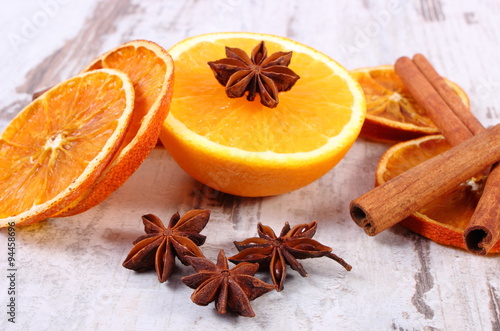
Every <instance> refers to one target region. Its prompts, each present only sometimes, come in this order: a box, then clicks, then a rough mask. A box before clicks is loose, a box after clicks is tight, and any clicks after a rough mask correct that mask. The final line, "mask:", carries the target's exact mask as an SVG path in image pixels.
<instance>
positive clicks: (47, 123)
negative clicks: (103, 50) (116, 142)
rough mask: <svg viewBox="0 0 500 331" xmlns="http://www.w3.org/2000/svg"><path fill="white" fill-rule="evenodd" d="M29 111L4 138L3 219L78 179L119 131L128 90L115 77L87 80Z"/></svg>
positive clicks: (0, 155) (0, 144) (0, 145)
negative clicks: (111, 137)
mask: <svg viewBox="0 0 500 331" xmlns="http://www.w3.org/2000/svg"><path fill="white" fill-rule="evenodd" d="M75 90H78V93H75ZM28 107H29V109H26V110H27V111H25V112H23V113H22V114H21V116H18V117H16V118H15V119H14V120H13V121H12V123H11V125H10V126H9V127H8V128H7V129H6V131H4V133H3V134H2V139H0V159H2V162H0V174H1V175H0V190H1V192H2V195H0V206H2V208H1V209H0V217H1V218H5V217H9V216H15V215H17V214H19V213H21V212H23V211H25V210H28V209H30V208H31V207H32V206H33V203H34V204H37V205H38V204H41V203H44V202H46V201H48V200H50V199H52V198H54V197H55V196H56V195H57V194H58V193H60V192H61V191H62V190H64V189H65V188H66V187H68V186H69V185H70V184H71V183H72V182H73V181H75V180H76V178H77V177H78V176H79V175H80V174H81V173H82V172H83V171H84V169H85V168H86V166H87V164H88V163H89V162H90V161H91V160H92V159H93V158H94V157H95V156H96V155H97V154H98V153H99V152H100V151H101V149H102V147H103V146H104V145H105V143H106V142H107V140H108V138H109V137H110V136H111V134H112V133H113V131H114V129H115V128H116V127H117V124H118V122H117V120H118V119H119V117H120V116H121V115H122V114H123V109H124V108H125V92H124V91H123V90H122V82H121V81H120V80H119V79H118V77H116V76H109V75H103V74H99V75H91V76H83V77H77V78H75V79H73V80H71V81H69V82H68V84H65V85H61V86H60V87H59V88H57V89H55V90H51V91H49V92H47V93H45V94H44V95H43V96H42V97H40V98H38V99H37V100H35V101H34V102H33V103H32V104H31V105H30V106H28ZM54 178H57V180H53V179H54ZM49 179H51V180H49Z"/></svg>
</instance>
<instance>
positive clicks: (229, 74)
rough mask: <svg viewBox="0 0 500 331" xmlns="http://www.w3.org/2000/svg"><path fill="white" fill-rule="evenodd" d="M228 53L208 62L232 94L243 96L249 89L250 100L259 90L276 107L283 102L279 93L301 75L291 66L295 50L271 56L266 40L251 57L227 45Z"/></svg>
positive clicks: (227, 90)
mask: <svg viewBox="0 0 500 331" xmlns="http://www.w3.org/2000/svg"><path fill="white" fill-rule="evenodd" d="M226 56H227V58H224V59H220V60H217V61H211V62H208V65H209V66H210V68H211V69H212V71H213V72H214V75H215V78H216V79H217V80H218V81H219V83H221V84H222V85H223V86H225V87H226V95H227V96H228V97H230V98H240V97H242V96H243V95H244V94H245V93H246V92H247V91H248V95H247V100H249V101H253V100H254V99H255V95H256V94H257V93H259V95H260V102H261V103H262V104H263V105H264V106H266V107H269V108H274V107H276V106H277V105H278V102H279V99H278V93H279V92H282V91H288V90H290V89H291V88H292V86H293V85H294V84H295V82H296V81H297V80H298V79H299V78H300V77H299V75H297V74H296V73H295V72H293V70H292V69H290V68H288V65H289V64H290V60H291V58H292V52H276V53H274V54H272V55H270V56H269V57H268V56H267V49H266V47H265V45H264V42H263V41H261V42H260V43H259V44H258V45H257V46H256V47H255V48H254V49H253V51H252V55H251V57H249V56H248V54H247V53H245V51H243V50H242V49H239V48H231V47H226Z"/></svg>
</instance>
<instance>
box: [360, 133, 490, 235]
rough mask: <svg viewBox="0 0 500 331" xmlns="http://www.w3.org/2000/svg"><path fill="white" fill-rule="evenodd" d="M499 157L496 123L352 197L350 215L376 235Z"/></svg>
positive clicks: (371, 233) (370, 233)
mask: <svg viewBox="0 0 500 331" xmlns="http://www.w3.org/2000/svg"><path fill="white" fill-rule="evenodd" d="M499 160H500V124H499V125H496V126H494V127H491V128H489V129H487V130H485V131H484V132H482V133H480V134H478V135H476V136H473V137H472V138H470V139H467V140H466V141H464V142H463V143H461V144H459V145H457V146H454V147H452V148H450V149H449V150H447V151H446V152H444V153H441V154H439V155H437V156H435V157H433V158H431V159H429V160H427V161H425V162H423V163H421V164H419V165H417V166H416V167H413V168H411V169H409V170H408V171H406V172H404V173H402V174H401V175H399V176H397V177H394V178H393V179H391V180H389V181H387V182H386V183H384V184H382V185H380V186H378V187H376V188H374V189H373V190H371V191H369V192H367V193H365V194H364V195H362V196H360V197H359V198H357V199H355V200H353V201H352V202H351V205H350V211H351V217H352V219H353V220H354V222H356V224H358V225H359V226H360V227H363V228H364V230H365V232H366V233H367V234H368V235H371V236H373V235H376V234H378V233H380V232H382V231H384V230H386V229H388V228H389V227H391V226H393V225H395V224H397V223H399V222H400V221H401V220H403V219H404V218H406V217H408V216H410V215H411V214H413V213H414V212H416V211H418V210H420V209H422V208H423V207H425V206H426V205H428V204H429V203H430V202H432V201H434V200H435V199H437V198H438V197H440V196H442V195H443V194H446V193H447V192H450V191H451V190H452V189H454V188H455V187H457V186H458V185H460V184H461V183H462V182H464V181H465V180H467V179H469V178H470V177H472V176H473V175H475V174H477V173H479V172H481V171H482V170H483V169H485V168H487V167H489V166H491V165H492V164H493V163H495V162H498V161H499Z"/></svg>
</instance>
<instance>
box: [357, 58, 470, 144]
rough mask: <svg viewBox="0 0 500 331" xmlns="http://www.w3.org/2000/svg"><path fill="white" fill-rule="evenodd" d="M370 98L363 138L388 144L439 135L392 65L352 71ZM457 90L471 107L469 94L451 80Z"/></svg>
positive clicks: (362, 131)
mask: <svg viewBox="0 0 500 331" xmlns="http://www.w3.org/2000/svg"><path fill="white" fill-rule="evenodd" d="M351 74H352V76H353V77H354V79H356V80H357V81H358V82H359V84H360V85H361V88H362V89H363V92H364V94H365V97H366V120H365V123H364V124H363V128H362V130H361V135H362V136H364V137H367V138H371V139H374V140H379V141H385V142H396V141H406V140H410V139H414V138H418V137H421V136H423V135H429V134H438V133H439V130H438V129H437V128H436V126H435V125H434V123H432V121H431V119H430V118H429V117H427V115H426V113H425V110H424V109H423V108H422V107H420V106H419V105H418V104H417V103H416V101H415V100H414V99H413V97H412V96H411V95H410V93H409V92H408V90H407V89H406V88H405V86H404V84H403V82H402V81H401V79H400V78H399V76H398V75H397V74H396V72H395V70H394V67H393V66H392V65H384V66H377V67H370V68H361V69H356V70H352V71H351ZM447 82H448V84H449V85H450V86H451V88H452V89H453V91H455V93H457V95H458V96H460V98H461V99H462V101H463V102H464V104H465V105H466V106H467V107H469V98H468V97H467V94H466V93H465V92H464V91H463V90H462V89H461V88H460V87H459V86H458V85H457V84H455V83H453V82H450V81H449V80H447Z"/></svg>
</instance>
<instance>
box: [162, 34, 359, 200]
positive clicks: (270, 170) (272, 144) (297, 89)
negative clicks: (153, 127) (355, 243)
mask: <svg viewBox="0 0 500 331" xmlns="http://www.w3.org/2000/svg"><path fill="white" fill-rule="evenodd" d="M260 41H265V46H266V47H267V50H268V54H269V55H270V54H273V53H275V52H278V51H293V56H292V59H291V63H290V65H289V68H290V69H292V70H293V71H294V72H295V73H296V74H298V75H299V76H300V79H299V80H298V81H297V82H296V83H295V85H294V86H293V88H292V89H291V90H290V91H287V92H281V93H279V100H280V101H279V104H278V105H277V107H276V108H267V107H265V106H263V105H262V104H261V103H260V99H259V97H258V96H257V98H256V99H255V100H254V101H253V102H251V101H248V100H246V98H235V99H231V98H228V97H227V96H226V94H225V90H224V87H223V86H221V85H220V84H219V83H218V82H217V80H216V79H215V77H214V74H213V72H212V70H211V69H210V67H209V66H208V64H207V62H208V61H214V60H218V59H221V58H225V57H226V56H225V46H229V47H236V48H240V49H242V50H244V51H245V52H246V53H247V54H250V53H251V51H252V49H253V48H254V47H255V46H257V44H259V43H260ZM169 53H170V54H171V55H172V57H173V59H174V63H175V83H174V95H173V98H172V104H171V108H170V113H169V115H168V117H167V120H166V121H165V123H164V126H163V129H162V131H161V134H160V140H161V141H162V143H163V144H164V146H165V147H166V149H167V150H168V151H169V152H170V154H171V155H172V157H173V158H174V159H175V160H176V161H177V162H178V164H179V165H180V166H181V167H182V168H183V169H184V170H185V171H186V172H187V173H189V174H190V175H191V176H192V177H194V178H195V179H197V180H199V181H200V182H202V183H204V184H206V185H209V186H211V187H213V188H215V189H217V190H219V191H222V192H226V193H231V194H235V195H240V196H254V197H255V196H268V195H275V194H280V193H285V192H289V191H292V190H295V189H298V188H300V187H302V186H304V185H307V184H309V183H311V182H313V181H314V180H316V179H318V178H320V177H321V176H322V175H324V174H325V173H326V172H328V171H329V170H330V169H332V167H334V166H335V165H336V164H337V163H338V162H339V161H340V160H341V159H342V157H343V156H344V155H345V153H346V152H347V151H348V150H349V148H350V146H351V145H352V144H353V143H354V141H355V140H356V138H357V136H358V134H359V131H360V129H361V125H362V123H363V120H364V115H365V100H364V97H363V93H362V91H361V88H360V87H359V84H358V83H357V82H356V81H354V80H353V79H352V77H351V76H350V75H349V72H348V71H347V70H345V69H344V68H343V67H342V66H340V65H339V64H338V63H337V62H335V61H334V60H332V59H331V58H329V57H327V56H326V55H324V54H322V53H320V52H318V51H316V50H314V49H312V48H310V47H307V46H305V45H302V44H299V43H297V42H294V41H292V40H289V39H285V38H282V37H278V36H272V35H266V34H256V33H214V34H206V35H201V36H196V37H192V38H189V39H186V40H184V41H182V42H180V43H178V44H176V45H175V46H173V47H172V48H171V49H170V50H169Z"/></svg>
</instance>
